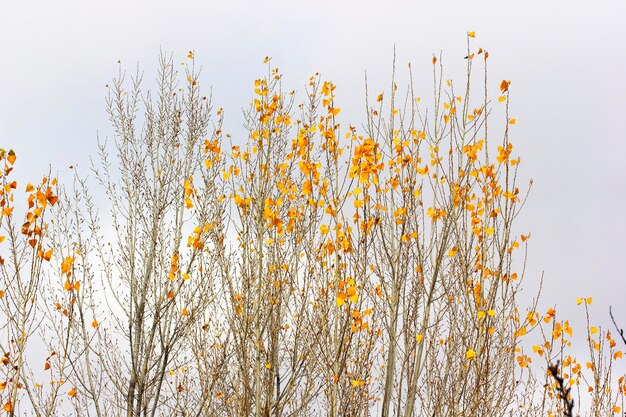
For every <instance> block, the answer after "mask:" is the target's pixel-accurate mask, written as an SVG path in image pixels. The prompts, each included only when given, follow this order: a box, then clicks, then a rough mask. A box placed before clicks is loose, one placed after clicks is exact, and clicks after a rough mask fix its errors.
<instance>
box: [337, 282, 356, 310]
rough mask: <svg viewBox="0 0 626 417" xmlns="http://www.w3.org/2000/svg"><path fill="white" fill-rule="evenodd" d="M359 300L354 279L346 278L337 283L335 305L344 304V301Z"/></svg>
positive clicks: (352, 301)
mask: <svg viewBox="0 0 626 417" xmlns="http://www.w3.org/2000/svg"><path fill="white" fill-rule="evenodd" d="M358 300H359V294H358V293H357V287H356V284H355V282H354V279H352V278H348V279H347V280H345V281H343V280H342V281H341V282H340V283H339V289H338V291H337V300H336V304H337V307H341V306H343V305H344V304H346V301H349V302H351V303H356V302H357V301H358Z"/></svg>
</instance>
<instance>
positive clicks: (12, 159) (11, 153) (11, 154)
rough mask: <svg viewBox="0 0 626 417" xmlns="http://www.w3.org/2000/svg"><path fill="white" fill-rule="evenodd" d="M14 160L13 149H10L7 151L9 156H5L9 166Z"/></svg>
mask: <svg viewBox="0 0 626 417" xmlns="http://www.w3.org/2000/svg"><path fill="white" fill-rule="evenodd" d="M16 159H17V157H16V156H15V152H13V149H11V150H10V151H9V156H7V161H9V164H11V165H13V164H14V163H15V160H16Z"/></svg>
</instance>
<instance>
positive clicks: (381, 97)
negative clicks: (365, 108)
mask: <svg viewBox="0 0 626 417" xmlns="http://www.w3.org/2000/svg"><path fill="white" fill-rule="evenodd" d="M376 101H377V102H379V103H380V102H381V101H383V94H382V93H380V94H379V95H378V97H376Z"/></svg>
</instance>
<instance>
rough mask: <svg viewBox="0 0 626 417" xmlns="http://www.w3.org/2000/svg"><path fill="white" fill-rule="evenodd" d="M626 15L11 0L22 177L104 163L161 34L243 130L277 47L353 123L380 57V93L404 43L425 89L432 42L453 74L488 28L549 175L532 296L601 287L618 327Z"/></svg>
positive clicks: (1, 45)
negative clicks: (100, 154) (115, 89)
mask: <svg viewBox="0 0 626 417" xmlns="http://www.w3.org/2000/svg"><path fill="white" fill-rule="evenodd" d="M624 16H626V3H625V2H622V1H603V0H598V1H595V2H589V1H584V2H583V1H575V0H570V1H534V0H526V1H517V2H509V1H503V0H498V1H478V0H475V1H456V0H452V1H445V2H442V1H429V2H424V1H421V0H413V1H385V2H382V1H378V2H373V1H369V0H358V1H341V0H335V1H327V0H321V1H309V2H300V1H295V0H290V1H273V0H266V1H230V2H229V1H222V2H208V1H198V2H191V1H176V2H174V1H170V2H162V1H124V2H122V1H113V0H107V1H89V2H85V1H80V2H78V1H76V2H74V1H53V2H52V1H27V0H22V1H3V2H2V3H1V4H0V54H1V57H2V70H1V72H0V74H1V76H0V94H1V98H0V147H4V148H13V149H15V151H16V153H17V155H18V164H17V168H16V170H17V171H18V175H19V176H20V177H21V178H25V179H26V178H27V179H29V180H37V179H39V178H40V177H41V176H42V175H44V174H45V173H47V170H48V167H49V166H51V167H52V170H53V172H58V173H59V175H60V176H61V178H63V177H64V176H68V175H69V172H70V171H69V168H68V167H69V166H70V165H76V164H78V166H79V167H82V172H87V170H88V169H87V168H88V167H89V157H90V155H95V151H96V134H97V133H99V134H100V135H101V136H102V137H106V136H109V137H110V136H111V128H110V125H109V123H108V119H107V115H106V112H105V95H106V88H105V85H106V84H107V83H108V82H109V81H110V79H111V78H112V77H113V76H114V75H115V74H116V72H117V69H118V64H117V61H118V60H121V61H122V65H123V66H124V67H126V68H127V69H129V70H131V71H132V70H133V69H134V68H135V67H136V65H137V64H139V65H140V67H141V68H142V69H143V70H144V71H145V74H146V81H148V83H147V84H146V86H152V87H153V86H154V84H150V83H151V78H152V74H154V70H155V69H156V66H157V57H158V53H159V50H160V49H163V50H165V51H169V52H172V53H173V54H174V57H175V59H176V60H181V61H182V60H184V57H185V56H186V53H187V51H188V50H191V49H193V50H195V55H196V59H197V62H198V63H199V64H201V65H202V67H203V70H202V71H203V72H202V80H203V85H204V87H208V86H213V97H214V103H215V105H217V106H218V107H223V108H224V109H225V114H226V131H228V132H230V133H232V134H233V135H234V136H235V137H236V136H237V135H238V134H239V133H240V131H239V130H238V129H240V127H239V126H240V122H241V120H242V117H241V108H242V107H243V106H246V105H247V103H249V101H250V99H251V93H252V83H253V81H254V79H255V78H258V77H260V76H261V75H262V74H264V71H265V66H264V65H263V63H262V59H263V57H265V56H266V55H269V56H271V57H272V58H273V61H272V62H273V63H274V65H276V66H278V67H279V68H280V69H281V71H283V73H284V74H285V78H284V79H285V84H287V85H288V86H290V87H289V88H290V89H291V88H294V89H300V90H301V89H302V87H303V86H304V85H305V83H306V81H307V80H308V77H309V75H311V74H313V73H315V72H320V73H321V74H322V76H323V78H324V79H330V80H333V81H334V82H335V83H336V84H337V85H338V88H337V95H338V100H339V103H340V107H341V108H342V116H344V117H343V123H344V125H347V124H348V123H353V124H360V122H361V121H363V116H364V114H363V113H364V88H363V85H364V81H363V75H364V71H366V70H367V72H368V78H369V81H370V91H373V92H377V91H382V89H383V88H387V87H388V85H389V81H390V76H391V63H392V58H393V48H394V45H395V48H396V51H397V63H398V68H399V69H401V70H400V72H402V70H404V68H406V63H408V62H411V63H412V66H413V71H414V75H415V78H416V90H417V91H418V95H419V91H420V90H423V91H425V92H430V91H431V88H432V87H431V83H432V78H431V71H432V66H431V64H430V60H431V57H432V54H433V53H435V54H439V52H440V51H441V52H442V53H443V60H444V65H445V71H446V74H448V76H447V77H446V78H455V77H457V79H458V76H461V75H462V74H463V72H464V71H465V60H463V56H464V55H465V48H466V43H465V42H466V38H465V34H466V32H467V31H475V32H476V35H477V36H476V39H475V40H474V41H473V42H474V45H475V46H482V47H483V48H486V49H488V50H489V51H490V61H491V62H490V80H491V89H492V92H493V95H494V97H496V96H497V86H498V85H499V83H500V81H501V80H502V79H508V80H511V81H512V84H511V100H512V102H511V115H512V117H515V118H516V119H517V121H518V124H517V125H516V126H515V127H514V129H513V130H512V136H511V140H512V141H513V143H514V144H515V146H516V148H515V151H516V153H517V154H519V155H521V156H522V166H521V169H522V171H523V173H524V176H525V177H532V178H533V179H534V185H533V189H532V192H531V195H530V198H529V200H528V203H527V205H526V207H525V209H524V211H523V213H522V215H521V217H520V218H519V222H518V231H519V232H528V231H530V232H532V239H531V240H530V247H529V258H528V268H527V273H526V278H525V285H524V287H525V289H526V294H527V295H528V296H529V297H530V296H532V295H533V294H535V293H536V291H537V289H538V287H539V280H540V277H541V274H542V272H543V273H544V274H545V275H544V284H543V291H542V295H541V303H540V305H541V306H542V309H545V308H547V307H549V306H554V305H556V307H557V311H558V313H559V315H562V317H564V318H570V319H571V321H572V322H574V323H582V320H583V317H584V313H583V311H582V309H581V308H580V307H577V306H576V301H575V300H576V297H593V298H594V302H593V305H592V306H591V314H592V319H591V320H592V323H596V324H600V325H602V327H603V328H607V327H608V326H609V324H610V322H609V316H608V307H609V305H613V307H614V311H615V313H616V314H617V317H618V319H619V320H620V321H621V324H622V326H624V327H626V304H625V303H624V300H625V298H626V297H625V296H626V272H625V263H626V216H624V212H625V208H626V168H625V167H624V163H625V161H626V135H625V134H624V132H625V131H626V126H625V123H626V105H625V104H624V103H625V99H626V25H625V24H624V22H623V18H624ZM426 94H427V93H426ZM577 328H578V329H579V331H581V330H582V328H581V327H579V326H577ZM575 330H576V328H575ZM579 335H580V339H581V340H584V339H583V338H582V334H581V333H579ZM575 336H576V334H575Z"/></svg>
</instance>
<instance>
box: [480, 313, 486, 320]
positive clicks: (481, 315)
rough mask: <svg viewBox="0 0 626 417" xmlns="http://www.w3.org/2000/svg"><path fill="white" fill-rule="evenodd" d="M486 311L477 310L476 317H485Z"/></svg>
mask: <svg viewBox="0 0 626 417" xmlns="http://www.w3.org/2000/svg"><path fill="white" fill-rule="evenodd" d="M485 315H486V313H485V312H484V311H479V312H478V318H479V319H482V318H483V317H485Z"/></svg>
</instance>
